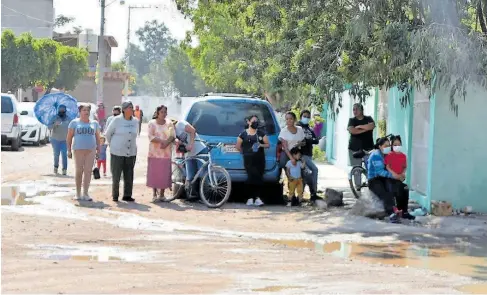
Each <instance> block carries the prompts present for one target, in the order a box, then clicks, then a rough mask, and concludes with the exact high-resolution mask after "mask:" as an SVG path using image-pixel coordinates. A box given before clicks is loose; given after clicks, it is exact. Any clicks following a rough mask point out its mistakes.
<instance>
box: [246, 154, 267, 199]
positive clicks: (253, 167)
mask: <svg viewBox="0 0 487 295" xmlns="http://www.w3.org/2000/svg"><path fill="white" fill-rule="evenodd" d="M243 159H244V167H245V171H246V172H247V181H246V183H245V185H246V186H247V187H246V188H247V191H248V192H249V197H250V198H259V197H260V192H261V190H262V185H263V184H264V171H265V154H264V151H263V150H259V151H258V152H256V153H252V154H244V156H243Z"/></svg>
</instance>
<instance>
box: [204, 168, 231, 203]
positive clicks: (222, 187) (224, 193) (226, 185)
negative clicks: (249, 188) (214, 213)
mask: <svg viewBox="0 0 487 295" xmlns="http://www.w3.org/2000/svg"><path fill="white" fill-rule="evenodd" d="M210 173H211V174H212V179H213V181H214V183H213V184H212V183H211V181H210V175H209V174H208V172H206V173H205V175H204V176H203V177H202V178H201V183H200V197H201V201H203V203H205V205H206V206H207V207H208V208H219V207H221V206H222V205H223V204H225V203H226V201H228V198H230V193H231V191H232V180H231V178H230V174H228V171H227V170H225V168H223V167H220V166H213V167H211V168H210Z"/></svg>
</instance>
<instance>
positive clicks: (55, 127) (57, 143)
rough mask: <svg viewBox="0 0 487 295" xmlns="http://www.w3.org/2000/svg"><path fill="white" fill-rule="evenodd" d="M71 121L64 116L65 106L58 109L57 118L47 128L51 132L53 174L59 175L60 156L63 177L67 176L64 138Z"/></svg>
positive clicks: (66, 148) (66, 150) (66, 149)
mask: <svg viewBox="0 0 487 295" xmlns="http://www.w3.org/2000/svg"><path fill="white" fill-rule="evenodd" d="M70 122H71V121H70V120H69V119H68V117H67V116H66V106H64V105H60V106H59V107H58V113H57V116H56V117H54V120H53V122H52V123H51V124H50V125H49V126H48V128H49V129H50V130H51V145H52V150H53V152H54V174H56V175H57V174H58V173H59V156H60V155H61V156H62V163H63V170H62V173H63V175H67V170H68V146H67V144H66V138H67V136H68V126H69V123H70Z"/></svg>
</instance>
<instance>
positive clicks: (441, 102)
mask: <svg viewBox="0 0 487 295" xmlns="http://www.w3.org/2000/svg"><path fill="white" fill-rule="evenodd" d="M449 100H450V96H449V89H440V90H439V91H438V92H437V94H436V102H435V116H434V118H435V121H434V140H433V142H432V145H433V153H432V164H433V165H432V169H431V170H432V173H431V199H432V200H444V201H449V202H452V204H453V206H454V207H455V208H458V209H461V208H463V207H465V206H472V207H473V210H474V211H477V212H484V213H487V131H485V127H486V123H485V111H486V110H487V91H485V90H482V89H480V88H479V87H474V86H471V87H469V88H468V89H467V97H466V99H465V101H463V99H462V98H461V97H457V102H458V103H459V114H458V117H456V116H455V114H454V113H453V112H452V111H451V110H450V102H449Z"/></svg>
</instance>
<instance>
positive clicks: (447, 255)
mask: <svg viewBox="0 0 487 295" xmlns="http://www.w3.org/2000/svg"><path fill="white" fill-rule="evenodd" d="M267 241H268V242H272V243H276V244H281V245H285V246H288V247H292V248H307V249H313V250H315V251H317V252H319V253H326V254H331V255H333V256H336V257H340V258H352V259H358V260H361V261H365V262H370V263H381V264H388V265H396V266H402V267H415V268H423V269H430V270H434V271H446V272H450V273H454V274H458V275H462V276H467V277H471V278H474V279H477V280H484V281H487V248H482V249H479V248H468V247H463V249H459V248H453V247H446V246H443V245H420V244H414V243H404V242H402V243H388V244H385V243H367V244H360V243H346V242H334V243H328V244H320V243H315V242H311V241H303V240H301V241H295V240H293V241H289V240H267ZM476 286H477V285H476ZM476 288H480V287H476ZM483 292H484V293H487V289H483Z"/></svg>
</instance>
